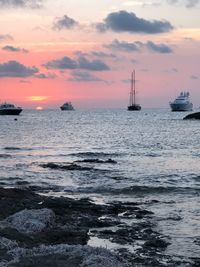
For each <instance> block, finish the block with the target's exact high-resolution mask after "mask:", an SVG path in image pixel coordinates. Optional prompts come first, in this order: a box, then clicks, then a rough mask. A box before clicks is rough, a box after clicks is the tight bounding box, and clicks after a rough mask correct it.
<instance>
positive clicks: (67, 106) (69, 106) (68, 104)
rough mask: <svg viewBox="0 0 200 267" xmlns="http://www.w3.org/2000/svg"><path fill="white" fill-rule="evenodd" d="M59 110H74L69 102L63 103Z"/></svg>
mask: <svg viewBox="0 0 200 267" xmlns="http://www.w3.org/2000/svg"><path fill="white" fill-rule="evenodd" d="M60 109H61V110H74V107H73V106H72V103H71V102H65V103H64V104H63V105H62V106H61V107H60Z"/></svg>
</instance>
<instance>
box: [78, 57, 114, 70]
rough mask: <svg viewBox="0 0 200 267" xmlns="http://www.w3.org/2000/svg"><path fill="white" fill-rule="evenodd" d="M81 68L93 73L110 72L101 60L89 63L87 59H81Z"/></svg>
mask: <svg viewBox="0 0 200 267" xmlns="http://www.w3.org/2000/svg"><path fill="white" fill-rule="evenodd" d="M78 62H79V68H80V69H85V70H92V71H103V70H110V68H109V66H108V65H106V64H105V63H104V62H103V61H101V60H98V59H97V60H92V61H89V60H88V59H87V58H86V57H83V56H82V57H79V58H78Z"/></svg>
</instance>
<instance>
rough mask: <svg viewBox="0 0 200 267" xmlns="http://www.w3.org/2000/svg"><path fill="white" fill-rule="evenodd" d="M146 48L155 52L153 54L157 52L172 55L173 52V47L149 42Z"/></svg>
mask: <svg viewBox="0 0 200 267" xmlns="http://www.w3.org/2000/svg"><path fill="white" fill-rule="evenodd" d="M145 46H146V47H147V48H148V49H149V50H151V51H153V52H156V53H161V54H169V53H172V52H173V50H172V48H171V47H169V46H168V45H166V44H155V43H153V42H151V41H148V42H147V43H146V44H145Z"/></svg>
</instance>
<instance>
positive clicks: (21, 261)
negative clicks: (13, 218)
mask: <svg viewBox="0 0 200 267" xmlns="http://www.w3.org/2000/svg"><path fill="white" fill-rule="evenodd" d="M13 252H14V253H15V255H16V262H15V263H13V264H11V265H10V266H12V267H25V266H26V267H35V266H37V267H45V266H48V267H49V266H55V267H80V266H82V267H89V266H90V267H102V266H106V267H130V265H129V264H127V263H126V262H125V261H124V260H123V261H122V260H121V259H120V258H119V257H118V256H117V255H115V254H114V253H111V252H109V251H108V250H106V249H103V248H92V247H90V246H68V245H63V244H62V245H57V246H40V247H38V248H33V249H31V250H30V249H23V250H21V249H15V251H13Z"/></svg>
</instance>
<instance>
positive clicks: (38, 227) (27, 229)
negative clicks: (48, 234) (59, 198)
mask: <svg viewBox="0 0 200 267" xmlns="http://www.w3.org/2000/svg"><path fill="white" fill-rule="evenodd" d="M54 220H55V214H54V212H53V211H52V210H50V209H46V208H44V209H37V210H27V209H25V210H22V211H19V212H17V213H15V214H13V215H11V216H9V217H7V218H6V219H5V220H3V221H1V222H0V227H3V228H14V229H16V230H17V231H19V232H20V233H24V234H36V233H40V232H42V231H44V230H46V229H48V228H50V227H52V226H53V225H54V223H55V222H54Z"/></svg>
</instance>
